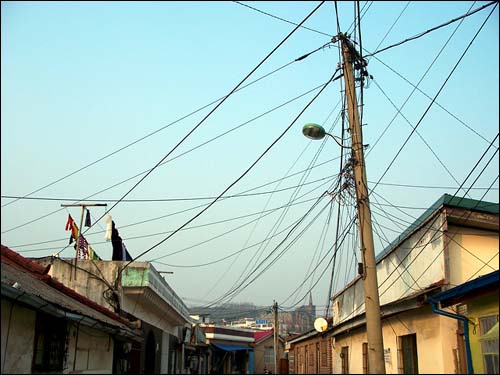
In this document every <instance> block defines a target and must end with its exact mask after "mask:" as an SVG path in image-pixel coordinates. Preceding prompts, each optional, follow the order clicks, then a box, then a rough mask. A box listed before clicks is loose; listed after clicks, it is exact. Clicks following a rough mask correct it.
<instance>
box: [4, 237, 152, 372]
mask: <svg viewBox="0 0 500 375" xmlns="http://www.w3.org/2000/svg"><path fill="white" fill-rule="evenodd" d="M1 251H2V252H1V271H2V272H1V281H2V283H1V287H2V289H1V292H2V294H1V296H2V298H1V308H2V319H1V324H2V331H1V337H2V340H1V343H2V345H1V350H2V356H1V369H2V371H1V372H2V373H18V374H29V373H64V374H68V373H82V374H92V373H99V374H111V373H116V374H121V373H126V372H127V371H128V362H127V359H126V356H125V354H126V353H125V352H126V351H127V349H129V348H131V347H132V345H133V344H135V343H138V342H139V343H140V342H141V340H142V338H141V336H140V332H139V331H138V330H137V329H135V327H134V325H133V324H132V323H131V322H129V321H128V320H127V319H125V318H123V317H121V316H119V315H117V314H116V313H114V312H112V311H111V310H109V309H106V308H104V307H102V306H101V305H99V304H97V303H95V302H93V301H91V300H89V299H88V298H86V297H85V296H83V295H81V294H79V293H76V292H75V291H73V290H72V289H70V288H67V287H66V286H64V285H63V284H62V283H59V282H58V281H56V280H55V279H53V278H52V277H51V276H50V275H49V269H50V266H47V267H44V266H40V265H39V264H37V263H35V262H32V261H30V260H28V259H26V258H24V257H22V256H21V255H19V254H17V253H16V252H14V251H12V250H10V249H9V248H7V247H5V246H3V245H2V249H1Z"/></svg>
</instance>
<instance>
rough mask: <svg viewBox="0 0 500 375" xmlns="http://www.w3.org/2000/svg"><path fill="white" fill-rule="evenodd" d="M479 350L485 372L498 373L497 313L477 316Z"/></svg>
mask: <svg viewBox="0 0 500 375" xmlns="http://www.w3.org/2000/svg"><path fill="white" fill-rule="evenodd" d="M479 330H480V334H481V337H480V338H479V340H480V342H481V350H482V352H483V363H484V373H485V374H498V373H499V371H498V370H499V366H498V344H499V342H498V315H490V316H484V317H481V318H479ZM495 331H496V333H495Z"/></svg>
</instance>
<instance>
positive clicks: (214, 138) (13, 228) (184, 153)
mask: <svg viewBox="0 0 500 375" xmlns="http://www.w3.org/2000/svg"><path fill="white" fill-rule="evenodd" d="M323 85H324V84H322V85H319V86H316V87H315V88H313V89H311V90H309V91H307V92H305V93H303V94H301V95H299V96H297V97H295V98H293V99H291V100H289V101H287V102H285V103H282V104H280V105H279V106H277V107H274V108H272V109H271V110H269V111H267V112H265V113H263V114H261V115H259V116H257V117H254V118H253V119H251V120H248V121H246V122H244V123H243V124H240V125H238V126H236V127H234V128H232V129H230V130H228V131H226V132H223V133H221V134H219V135H217V136H215V137H213V138H211V139H209V140H208V141H205V142H203V143H201V144H200V145H198V146H195V147H193V148H191V149H189V150H187V151H185V152H183V153H181V154H179V155H177V156H175V157H173V158H171V159H168V160H166V161H164V162H162V163H160V164H159V165H164V164H165V163H168V162H171V161H173V160H175V159H177V158H179V157H181V156H183V155H186V154H188V153H189V152H192V151H193V150H195V149H197V148H200V147H202V146H204V145H206V144H208V143H210V142H212V141H214V140H216V139H218V138H220V137H222V136H224V135H226V134H228V133H230V132H232V131H234V130H236V129H238V128H241V127H242V126H245V125H247V124H249V123H250V122H252V121H254V120H256V119H258V118H260V117H263V116H265V115H266V114H268V113H271V112H272V111H274V110H276V109H278V108H280V107H282V106H284V105H286V104H289V103H291V102H292V101H294V100H297V99H298V98H300V97H302V96H305V95H307V94H309V93H311V92H313V91H315V90H317V89H318V88H320V87H322V86H323ZM151 171H152V169H147V170H145V171H142V172H140V173H138V174H136V175H134V176H132V177H129V178H126V179H125V180H122V181H120V182H118V183H115V184H114V185H111V186H109V187H107V188H105V189H102V190H100V191H98V192H96V193H93V194H91V195H89V196H87V197H85V198H83V199H78V200H77V201H76V202H81V201H84V200H87V199H89V198H92V197H93V196H95V195H98V194H101V193H103V192H105V191H108V190H111V189H112V188H115V187H117V186H119V185H121V184H123V183H125V182H127V181H130V180H133V179H134V178H136V177H139V176H141V175H143V174H145V173H148V172H151ZM92 201H95V200H92ZM115 202H119V200H115ZM122 202H123V200H122ZM62 210H63V208H60V209H57V210H55V211H52V212H49V213H48V214H45V215H42V216H40V217H38V218H36V219H33V220H30V221H28V222H25V223H23V224H20V225H17V226H15V227H12V228H9V229H7V230H5V231H3V232H2V234H3V233H7V232H10V231H13V230H15V229H19V228H22V227H24V226H26V225H29V224H32V223H34V222H36V221H39V220H41V219H44V218H46V217H48V216H51V215H53V214H55V213H57V212H60V211H62Z"/></svg>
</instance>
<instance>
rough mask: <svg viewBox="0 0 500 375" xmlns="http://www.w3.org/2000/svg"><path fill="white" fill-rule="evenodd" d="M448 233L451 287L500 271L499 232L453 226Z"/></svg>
mask: <svg viewBox="0 0 500 375" xmlns="http://www.w3.org/2000/svg"><path fill="white" fill-rule="evenodd" d="M448 232H449V237H451V239H448V241H449V245H448V249H449V255H448V257H449V265H450V267H449V269H450V284H451V285H450V286H451V287H453V286H456V285H459V284H462V283H464V282H466V281H469V280H472V279H474V278H477V277H479V276H482V275H486V274H488V273H491V272H493V271H495V270H498V232H492V231H484V230H479V229H472V228H461V227H456V226H451V225H450V227H449V228H448Z"/></svg>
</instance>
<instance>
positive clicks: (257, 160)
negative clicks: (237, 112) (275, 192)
mask: <svg viewBox="0 0 500 375" xmlns="http://www.w3.org/2000/svg"><path fill="white" fill-rule="evenodd" d="M316 9H317V8H316ZM337 72H338V69H337V70H336V71H335V72H334V74H333V75H332V77H331V79H330V80H328V82H327V83H326V84H325V85H324V86H323V88H322V89H321V90H320V91H319V92H318V93H317V94H316V95H315V96H314V97H313V98H312V99H311V101H310V102H309V103H308V104H307V105H306V106H305V107H304V109H303V110H301V111H300V113H299V114H298V115H297V116H296V117H295V119H294V120H293V121H292V123H291V124H290V125H289V126H288V127H287V128H286V129H285V130H284V131H283V132H282V133H281V134H280V135H279V136H278V138H276V139H275V140H274V141H273V142H272V143H271V144H270V145H269V146H268V147H267V148H266V150H265V151H264V152H263V153H262V154H261V155H260V156H259V157H258V158H257V159H256V160H255V161H254V162H253V163H252V164H251V165H250V167H248V168H247V169H246V170H245V171H244V172H243V173H242V174H241V175H240V176H239V177H238V178H237V179H236V180H234V181H233V182H232V183H231V184H230V185H229V186H228V187H227V188H225V189H224V191H222V193H220V194H219V196H218V197H217V198H216V199H215V200H213V201H212V202H211V203H210V204H209V205H207V206H206V207H205V208H204V209H203V210H201V211H200V212H199V213H197V214H196V215H194V216H193V217H192V218H191V219H189V220H188V221H186V222H185V223H184V224H183V225H181V226H180V227H179V228H178V229H176V230H175V231H174V232H173V233H172V234H171V235H169V236H167V237H166V238H164V239H163V240H161V241H160V242H158V243H157V244H155V245H153V246H152V247H150V248H149V249H147V250H145V251H143V252H142V253H141V254H139V255H138V256H137V257H135V258H134V259H133V260H131V261H129V262H128V263H127V264H125V266H124V267H123V268H122V269H121V271H120V272H119V274H118V275H117V277H119V275H120V274H121V272H123V270H125V269H126V268H127V267H128V265H130V263H132V262H133V261H134V260H136V259H138V258H140V257H141V256H143V255H145V254H147V253H148V252H150V251H151V250H153V249H155V248H156V247H158V246H159V245H161V244H162V243H164V242H165V241H167V240H168V239H169V238H171V237H172V236H173V235H175V234H176V233H177V232H178V231H179V230H181V229H182V228H184V227H185V226H186V225H188V224H189V223H191V222H192V221H193V220H195V219H196V218H198V217H199V216H201V215H202V214H203V213H204V212H205V211H207V210H208V209H209V208H210V207H211V206H212V205H213V204H214V203H215V202H217V201H218V200H219V199H220V198H221V197H222V196H223V195H224V194H225V193H226V192H227V191H228V190H229V189H231V188H232V187H233V186H234V185H236V184H237V183H238V182H239V181H240V180H241V179H242V178H243V177H244V176H245V175H247V174H248V172H250V170H251V169H253V167H254V166H255V165H256V164H257V163H258V162H259V161H260V160H261V159H262V158H263V157H264V156H265V155H266V154H267V153H268V152H269V150H270V149H271V148H272V147H273V146H274V145H276V143H278V142H279V141H280V140H281V139H282V138H283V136H284V135H285V134H286V133H287V132H288V131H289V130H290V129H291V127H292V126H293V125H294V124H295V122H296V121H297V120H298V119H299V118H300V116H301V115H302V113H304V112H305V110H306V109H307V108H308V107H309V106H310V105H311V104H312V103H313V102H314V101H315V100H316V98H317V97H318V96H319V95H320V94H321V93H322V92H323V90H324V89H325V88H326V87H327V86H328V84H329V83H331V82H333V81H334V80H336V79H338V78H340V76H339V77H337V78H335V75H336V74H337Z"/></svg>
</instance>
